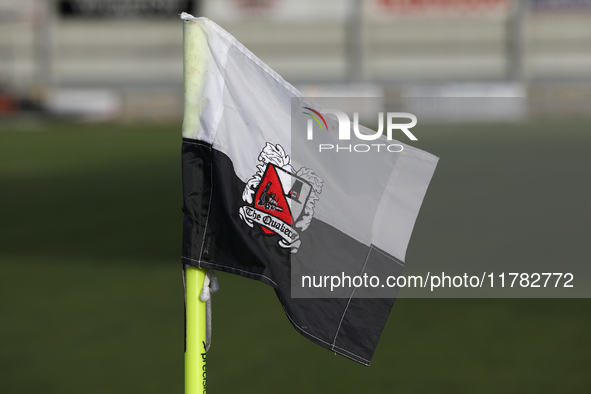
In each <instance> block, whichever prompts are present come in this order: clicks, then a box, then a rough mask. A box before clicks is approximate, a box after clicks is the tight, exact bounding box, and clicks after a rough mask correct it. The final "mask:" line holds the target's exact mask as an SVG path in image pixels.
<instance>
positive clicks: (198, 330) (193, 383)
mask: <svg viewBox="0 0 591 394" xmlns="http://www.w3.org/2000/svg"><path fill="white" fill-rule="evenodd" d="M204 280H205V269H204V268H197V267H193V266H188V267H187V268H185V286H186V290H185V291H186V307H185V308H186V311H185V313H186V319H187V320H186V333H185V336H186V337H185V394H197V393H205V391H206V389H207V375H206V365H207V361H206V357H207V356H206V351H205V345H206V317H205V302H203V301H201V299H200V298H199V296H200V294H201V290H202V288H203V283H204Z"/></svg>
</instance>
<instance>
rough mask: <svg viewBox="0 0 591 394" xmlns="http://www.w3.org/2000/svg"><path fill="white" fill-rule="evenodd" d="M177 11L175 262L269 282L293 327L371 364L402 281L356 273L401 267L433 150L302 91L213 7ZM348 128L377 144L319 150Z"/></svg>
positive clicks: (396, 270) (429, 172) (433, 159)
mask: <svg viewBox="0 0 591 394" xmlns="http://www.w3.org/2000/svg"><path fill="white" fill-rule="evenodd" d="M181 17H182V19H183V20H184V35H185V48H186V49H185V76H186V77H187V76H190V78H191V79H190V81H188V80H187V79H186V80H185V90H186V91H185V117H184V121H183V144H182V166H183V198H184V200H183V212H184V221H183V249H182V261H183V263H184V264H185V265H189V266H195V267H200V268H210V269H215V270H221V271H225V272H229V273H233V274H236V275H241V276H244V277H247V278H251V279H256V280H260V281H262V282H264V283H266V284H268V285H270V286H272V287H273V288H274V289H275V291H276V293H277V296H278V298H279V300H280V302H281V304H282V305H283V308H284V310H285V313H286V315H287V317H288V318H289V320H290V322H291V323H292V325H293V326H294V328H295V329H296V330H297V331H298V332H299V333H300V334H302V335H303V336H304V337H306V338H308V339H309V340H311V341H312V342H314V343H317V344H318V345H320V346H322V347H325V348H327V349H329V350H331V351H333V352H335V353H338V354H341V355H343V356H345V357H348V358H350V359H352V360H354V361H357V362H359V363H361V364H364V365H369V362H370V360H371V358H372V356H373V353H374V350H375V348H376V346H377V343H378V339H379V337H380V335H381V332H382V330H383V328H384V325H385V324H386V320H387V318H388V315H389V313H390V310H391V308H392V305H393V304H394V300H395V296H396V293H397V289H389V290H390V291H391V293H388V294H387V293H385V292H384V291H386V290H388V289H386V288H384V290H382V292H377V290H378V289H375V290H376V292H374V291H373V290H374V289H372V288H366V289H362V288H361V287H362V286H357V285H356V284H355V283H353V286H352V285H351V279H350V278H355V277H357V276H363V275H364V274H367V273H371V272H373V273H376V272H377V273H380V272H388V273H394V274H399V273H401V272H402V267H403V266H404V257H405V254H406V248H407V245H408V242H409V239H410V235H411V232H412V229H413V226H414V223H415V220H416V217H417V215H418V212H419V209H420V206H421V203H422V201H423V197H424V195H425V193H426V190H427V187H428V185H429V182H430V180H431V177H432V175H433V172H434V171H435V167H436V165H437V160H438V159H437V158H436V157H435V156H433V155H431V154H429V153H426V152H423V151H421V150H419V149H416V148H413V147H411V146H408V145H406V144H403V143H401V142H398V141H394V140H392V139H391V138H390V135H388V139H386V137H384V136H381V131H380V132H379V135H378V134H376V133H375V132H371V131H370V130H368V129H365V128H363V127H361V126H357V127H352V126H351V124H350V123H349V122H348V121H347V122H345V123H343V120H342V119H343V118H342V116H341V115H340V114H339V113H338V112H339V111H335V110H328V109H323V108H321V107H320V106H318V105H317V104H316V103H314V102H312V101H311V100H308V99H305V98H303V97H302V95H301V94H300V92H299V91H298V90H297V89H295V88H294V87H293V86H291V85H290V84H288V83H287V82H286V81H284V80H283V78H281V76H279V75H278V74H277V73H276V72H274V71H273V70H272V69H271V68H269V66H267V65H266V64H264V63H263V62H262V61H261V60H259V59H258V58H257V57H256V56H255V55H253V54H252V52H250V51H249V50H248V49H246V48H245V47H244V46H243V45H242V44H240V43H239V42H238V41H237V40H236V39H235V38H234V37H232V36H231V35H230V34H229V33H227V32H226V31H224V30H223V29H222V28H221V27H219V26H218V25H216V24H215V23H213V22H212V21H210V20H208V19H206V18H194V17H192V16H190V15H188V14H183V15H182V16H181ZM188 47H190V51H189V52H187V48H188ZM195 81H196V82H195ZM331 111H333V112H332V113H331ZM335 113H336V116H335ZM409 115H410V114H409ZM308 121H309V122H308ZM415 121H416V118H415ZM343 125H344V126H343ZM314 128H316V132H315V133H314ZM351 130H353V131H354V135H353V134H351V133H350V131H351ZM401 130H402V129H401ZM389 131H391V130H389ZM348 132H349V134H350V136H349V137H350V138H354V136H357V137H359V138H360V139H361V140H368V139H374V141H373V142H375V144H374V145H376V146H378V149H379V146H382V147H383V149H381V151H377V152H362V151H357V150H355V149H356V148H353V149H352V148H351V145H349V148H348V149H344V150H342V149H341V151H338V149H336V150H334V149H333V150H331V151H328V150H327V149H324V150H323V147H324V148H327V147H328V146H333V147H334V146H337V147H339V144H341V146H342V145H343V142H347V141H344V140H343V139H342V138H347V133H348ZM343 136H344V137H343ZM401 136H403V135H402V134H401ZM339 138H341V139H339ZM351 141H352V140H349V141H348V142H349V143H351ZM366 142H367V141H366ZM393 143H395V144H394V145H396V147H395V149H390V147H391V146H392V145H393ZM366 145H367V146H370V144H366ZM328 275H332V276H338V275H342V276H341V277H342V279H343V282H344V283H343V286H340V287H339V288H338V289H334V288H331V289H328V288H321V286H316V285H317V284H318V280H316V281H313V280H312V277H313V278H316V279H318V278H319V279H322V278H323V277H326V276H328ZM306 277H308V278H310V281H309V282H306V280H305V278H306ZM302 278H303V279H302ZM347 278H349V284H348V286H347V285H346V282H347ZM353 281H354V280H353ZM306 283H309V284H310V285H309V286H308V287H306ZM325 284H326V283H325ZM333 287H334V286H333Z"/></svg>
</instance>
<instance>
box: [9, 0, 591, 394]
mask: <svg viewBox="0 0 591 394" xmlns="http://www.w3.org/2000/svg"><path fill="white" fill-rule="evenodd" d="M182 11H188V12H191V13H193V14H194V15H196V16H207V17H209V18H211V19H212V20H214V21H215V22H216V23H218V24H220V25H221V26H222V27H223V28H224V29H226V30H228V31H229V32H230V33H231V34H233V35H234V36H235V37H236V38H237V39H238V40H239V41H241V42H242V43H243V44H244V45H246V47H247V48H249V49H250V50H252V51H253V52H254V54H255V55H257V56H258V57H260V58H261V59H262V60H263V61H264V62H266V63H267V64H268V65H269V66H271V67H272V68H273V69H275V70H276V71H277V72H278V73H279V74H281V75H282V76H283V77H284V78H285V79H286V80H287V81H288V82H290V83H292V84H294V85H295V86H296V87H298V88H299V89H300V90H301V91H302V92H303V93H304V95H308V96H341V97H342V96H350V97H362V96H371V97H379V98H380V99H381V101H379V102H381V103H382V104H381V105H382V106H383V108H386V109H387V110H390V111H395V110H397V109H401V108H402V109H406V110H409V111H411V112H412V111H415V110H416V111H425V108H427V109H429V110H430V111H431V112H426V113H425V116H419V125H418V126H417V127H416V128H415V129H413V133H415V134H416V135H417V136H418V138H419V141H417V142H416V144H415V145H416V146H418V147H420V148H422V149H425V150H427V151H429V152H431V153H434V154H435V155H437V156H439V157H441V161H440V164H439V167H438V170H437V172H436V174H435V177H434V179H433V182H432V184H431V186H430V190H429V193H427V197H426V199H425V202H424V204H423V208H422V210H421V214H420V215H419V219H418V221H417V224H416V226H415V230H414V233H413V239H412V240H411V244H410V246H409V250H408V254H407V262H413V263H416V264H417V265H420V264H421V263H422V262H423V263H427V262H428V263H429V264H432V265H437V263H438V262H441V265H442V266H445V264H446V262H450V261H459V262H463V263H464V264H465V265H469V264H471V263H472V262H474V263H477V262H485V263H486V264H489V265H488V266H489V267H490V265H491V264H494V263H495V260H496V259H499V258H503V259H509V261H515V262H519V261H530V262H537V261H540V262H544V263H554V264H556V265H557V266H559V265H560V264H561V262H568V263H573V262H574V263H579V264H581V265H587V264H589V262H590V261H591V243H590V242H589V240H590V239H591V183H590V182H589V179H591V177H590V175H591V174H590V173H591V171H590V169H591V155H589V148H590V147H591V133H590V132H589V130H591V119H589V115H590V114H591V111H590V110H589V109H590V108H591V0H324V1H312V0H299V1H295V0H215V1H214V0H192V1H191V0H102V1H98V0H96V1H95V0H71V1H61V0H60V1H58V0H55V1H54V0H0V392H1V393H164V392H166V393H182V392H183V353H182V351H183V350H182V349H183V302H182V299H183V289H182V282H181V272H180V269H181V264H180V258H179V254H180V243H181V221H182V213H181V210H180V207H181V204H182V195H181V188H182V185H181V179H180V130H181V122H182V110H183V87H182V82H183V81H182V24H181V22H180V21H179V18H178V14H179V13H180V12H182ZM439 97H444V98H480V99H482V98H497V99H498V98H510V100H492V101H487V102H486V103H487V105H486V111H482V109H481V108H480V109H479V107H478V106H474V105H470V101H461V102H462V103H464V104H463V105H465V107H462V108H464V111H460V112H458V111H456V112H454V115H453V116H451V117H449V116H448V118H446V119H442V115H443V112H441V111H439V112H438V111H437V110H435V111H434V112H433V106H429V105H427V106H426V107H425V106H419V107H417V104H416V103H417V99H422V98H439ZM475 102H480V103H482V101H475ZM422 103H424V101H423V102H422ZM499 103H500V104H499ZM507 103H510V105H507ZM480 107H482V106H480ZM372 111H373V112H372V113H374V114H375V112H376V111H375V108H374V109H372ZM370 112H371V111H370ZM429 115H430V116H429ZM423 119H424V121H422V120H423ZM415 130H416V131H415ZM530 266H531V265H530ZM478 269H479V270H480V271H482V268H478ZM559 269H560V268H557V270H559ZM218 277H219V279H220V285H221V291H220V292H219V293H217V294H216V295H215V298H214V301H213V303H214V336H213V345H212V349H211V351H210V353H209V354H208V358H209V361H210V362H209V366H210V369H209V371H208V378H209V379H208V382H209V384H210V391H211V392H214V393H215V392H228V393H230V392H236V393H250V392H253V393H254V392H256V393H276V392H285V393H300V392H303V391H306V392H346V393H349V392H351V393H353V392H368V393H389V392H400V393H424V392H441V393H458V392H460V393H473V392H482V393H488V392H490V393H498V392H511V393H522V392H536V393H541V392H547V393H554V392H563V393H588V392H590V391H591V376H590V375H589V370H591V352H590V350H591V339H590V337H589V334H588V333H589V332H590V331H591V315H590V314H589V310H590V309H589V307H590V306H591V303H590V302H589V300H587V299H568V300H550V299H537V300H534V299H400V300H398V301H397V302H396V304H395V306H394V309H393V311H392V314H391V316H390V320H389V322H388V325H387V326H386V329H385V331H384V333H383V335H382V339H381V341H380V345H379V346H378V349H377V352H376V355H375V357H374V359H373V361H372V366H371V367H369V368H365V367H361V366H359V365H356V364H354V363H352V362H351V361H348V360H346V359H344V358H342V357H335V356H333V355H332V354H330V352H327V351H326V350H324V349H321V348H319V347H318V346H315V345H313V344H312V343H309V342H308V341H306V340H305V339H304V338H302V337H300V336H299V335H298V334H297V333H296V332H295V330H293V328H292V327H291V325H290V324H289V322H288V320H287V318H286V317H285V315H284V313H283V311H282V309H281V306H280V304H279V302H278V301H277V300H276V299H275V295H274V292H273V290H272V289H271V288H270V287H268V286H265V285H263V284H261V283H258V282H255V281H250V280H247V279H244V278H239V277H234V276H232V275H224V274H223V273H222V274H219V275H218ZM575 284H576V282H575Z"/></svg>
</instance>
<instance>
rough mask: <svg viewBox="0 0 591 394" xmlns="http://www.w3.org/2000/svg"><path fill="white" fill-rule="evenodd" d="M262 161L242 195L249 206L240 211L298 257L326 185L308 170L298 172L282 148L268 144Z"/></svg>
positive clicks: (262, 155) (303, 169)
mask: <svg viewBox="0 0 591 394" xmlns="http://www.w3.org/2000/svg"><path fill="white" fill-rule="evenodd" d="M258 159H259V161H260V162H261V164H259V165H257V170H258V171H257V173H256V174H254V176H253V177H252V178H250V179H249V180H248V182H247V183H246V187H245V188H244V192H243V193H242V199H243V200H244V201H245V202H246V203H247V204H248V205H244V206H242V207H240V210H239V215H240V218H241V219H242V220H244V221H245V222H246V224H247V225H249V226H250V227H254V226H255V224H256V225H258V226H260V228H261V229H262V231H263V232H264V233H265V234H268V235H278V236H279V237H280V238H281V239H280V240H279V242H278V245H279V246H280V247H282V248H289V249H291V252H292V253H296V252H297V251H298V249H299V247H300V245H301V240H300V235H299V232H302V231H305V230H306V229H307V228H308V226H310V222H311V221H312V217H313V216H314V205H315V204H316V201H317V200H318V198H319V197H318V195H319V194H320V193H321V192H322V184H323V181H322V179H321V178H320V177H319V176H318V175H316V174H315V173H314V172H313V171H312V170H310V169H308V168H305V167H302V168H300V169H299V170H297V171H296V170H295V169H294V168H293V167H292V166H291V159H290V157H289V156H288V155H287V154H286V153H285V150H284V149H283V147H282V146H281V145H278V144H277V145H273V144H271V143H269V142H267V144H266V145H265V147H264V148H263V150H262V152H261V154H260V155H259V158H258Z"/></svg>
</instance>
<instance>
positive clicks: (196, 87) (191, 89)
mask: <svg viewBox="0 0 591 394" xmlns="http://www.w3.org/2000/svg"><path fill="white" fill-rule="evenodd" d="M181 19H182V20H183V81H184V90H185V100H184V102H185V104H184V117H183V135H184V134H185V131H187V130H195V129H196V128H197V127H199V117H200V115H201V108H200V107H201V105H200V104H201V103H200V102H199V93H200V92H201V89H202V86H203V80H202V75H203V72H202V71H203V70H204V68H205V64H206V57H204V56H203V51H205V50H206V48H207V43H206V39H205V36H204V34H203V31H202V30H201V28H200V27H199V25H198V23H197V22H196V21H194V20H192V19H193V17H192V16H191V15H188V14H185V13H183V14H181ZM205 275H206V270H205V269H204V268H197V267H193V266H187V267H186V268H185V314H186V316H185V318H186V322H185V324H186V326H185V394H197V393H199V394H201V393H203V394H204V393H205V392H206V388H207V384H206V383H207V375H206V331H207V329H206V326H207V322H206V303H205V302H204V301H202V300H201V299H200V294H201V291H202V289H203V286H204V281H205Z"/></svg>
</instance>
